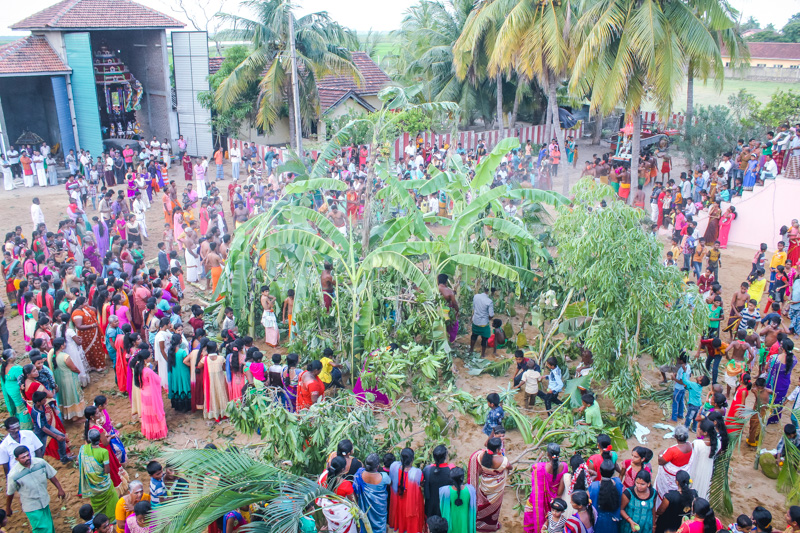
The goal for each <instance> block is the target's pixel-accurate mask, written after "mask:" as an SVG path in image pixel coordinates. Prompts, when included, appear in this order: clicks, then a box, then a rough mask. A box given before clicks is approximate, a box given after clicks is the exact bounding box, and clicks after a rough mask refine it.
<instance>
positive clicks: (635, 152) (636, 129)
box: [631, 109, 642, 189]
mask: <svg viewBox="0 0 800 533" xmlns="http://www.w3.org/2000/svg"><path fill="white" fill-rule="evenodd" d="M641 141H642V112H641V110H639V109H636V110H634V112H633V140H632V142H631V189H633V184H634V183H636V184H637V185H638V184H639V150H640V149H641Z"/></svg>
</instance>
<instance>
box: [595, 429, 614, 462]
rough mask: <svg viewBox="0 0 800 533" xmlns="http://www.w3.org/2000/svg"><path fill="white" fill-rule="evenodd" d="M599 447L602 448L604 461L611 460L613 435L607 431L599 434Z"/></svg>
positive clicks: (601, 452) (601, 453)
mask: <svg viewBox="0 0 800 533" xmlns="http://www.w3.org/2000/svg"><path fill="white" fill-rule="evenodd" d="M597 448H598V449H599V450H600V455H601V456H602V457H603V461H611V437H609V436H608V435H606V434H605V433H601V434H599V435H598V436H597Z"/></svg>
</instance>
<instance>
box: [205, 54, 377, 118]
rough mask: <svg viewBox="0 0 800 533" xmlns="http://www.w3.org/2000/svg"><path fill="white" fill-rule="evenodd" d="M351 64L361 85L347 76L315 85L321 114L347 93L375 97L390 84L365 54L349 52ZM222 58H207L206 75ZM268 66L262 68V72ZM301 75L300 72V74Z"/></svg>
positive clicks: (216, 67) (211, 72)
mask: <svg viewBox="0 0 800 533" xmlns="http://www.w3.org/2000/svg"><path fill="white" fill-rule="evenodd" d="M351 55H352V58H353V63H355V65H356V68H358V71H359V72H360V73H361V77H362V79H363V82H362V83H361V85H359V84H358V82H357V81H356V80H354V79H353V78H350V77H348V76H325V77H324V78H322V80H320V81H319V82H318V83H317V92H318V93H319V108H320V111H321V112H322V113H324V112H326V111H327V110H329V109H330V108H331V107H333V106H334V105H336V104H337V103H338V102H339V100H341V99H342V98H343V97H344V96H345V95H346V94H347V93H348V92H351V91H352V92H353V93H355V95H356V96H357V97H361V96H366V95H375V94H378V93H379V92H380V90H381V89H383V88H384V87H386V86H387V85H388V84H389V83H391V81H392V80H391V78H389V76H388V75H387V74H386V73H385V72H384V71H383V70H381V68H380V67H379V66H378V65H377V64H376V63H375V62H374V61H373V60H372V58H371V57H369V55H368V54H366V53H365V52H351ZM224 59H225V58H223V57H209V58H208V73H209V74H214V73H215V72H217V71H218V70H219V68H220V66H221V65H222V61H224ZM268 69H269V65H267V66H266V67H264V72H266V71H267V70H268ZM301 75H302V72H301Z"/></svg>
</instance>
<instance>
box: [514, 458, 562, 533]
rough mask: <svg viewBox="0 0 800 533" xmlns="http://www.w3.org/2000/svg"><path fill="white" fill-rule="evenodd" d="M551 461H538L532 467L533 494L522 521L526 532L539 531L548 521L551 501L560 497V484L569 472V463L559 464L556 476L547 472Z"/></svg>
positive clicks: (535, 532) (533, 532)
mask: <svg viewBox="0 0 800 533" xmlns="http://www.w3.org/2000/svg"><path fill="white" fill-rule="evenodd" d="M548 464H550V463H536V464H534V465H533V468H532V469H531V495H530V498H528V501H527V502H526V503H525V518H524V520H523V522H522V525H523V528H524V529H525V532H526V533H538V532H539V531H541V530H542V526H543V525H544V524H546V523H547V513H548V512H550V502H551V501H553V498H558V497H559V494H558V485H559V483H560V482H561V479H562V478H563V477H564V474H566V473H567V463H563V462H562V463H559V464H558V472H557V473H556V475H555V476H553V475H552V474H548V473H547V465H548Z"/></svg>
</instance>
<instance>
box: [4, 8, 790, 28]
mask: <svg viewBox="0 0 800 533" xmlns="http://www.w3.org/2000/svg"><path fill="white" fill-rule="evenodd" d="M139 1H140V3H142V4H144V5H147V6H149V7H152V8H153V9H157V10H159V11H162V12H164V13H166V14H168V15H172V16H173V17H175V18H177V19H179V20H183V21H184V22H186V17H185V16H183V15H182V14H180V13H177V12H175V11H173V10H172V9H171V8H170V6H171V5H173V4H174V2H170V1H169V0H139ZM195 2H197V0H188V3H195ZM200 2H203V3H208V4H209V5H210V6H215V5H219V4H221V3H223V2H225V3H226V7H228V10H229V11H234V10H233V9H230V7H231V6H233V7H235V6H236V1H235V0H200ZM416 2H417V0H390V1H387V2H379V3H376V2H375V0H333V1H331V0H298V2H297V3H298V4H299V7H300V11H301V12H304V13H311V12H314V11H324V10H327V11H328V13H329V14H330V15H331V17H333V19H334V20H336V21H338V22H339V23H340V24H343V25H344V26H347V27H349V28H352V29H354V30H357V31H367V30H369V29H373V30H375V31H389V30H393V29H397V28H399V27H400V23H401V21H402V20H403V12H404V11H405V10H406V9H408V7H410V6H411V5H413V4H415V3H416ZM730 2H731V4H732V5H733V6H734V7H735V8H736V9H738V10H739V11H740V12H742V15H743V20H746V19H747V18H748V17H750V16H753V17H755V19H756V20H758V21H759V22H760V23H761V26H762V27H764V26H766V25H767V24H770V23H772V24H774V25H775V27H776V28H781V27H782V26H783V25H784V24H785V23H786V21H787V20H788V19H789V17H790V16H791V15H792V14H794V13H796V12H800V2H799V1H798V0H785V1H784V0H779V1H773V2H768V1H767V2H765V1H764V0H730ZM53 3H55V1H54V0H26V1H25V2H11V1H7V2H4V4H6V5H4V6H3V10H2V14H1V15H0V35H4V36H5V35H20V36H22V35H24V34H25V32H14V31H12V30H11V29H10V28H9V26H10V25H12V24H14V23H15V22H18V21H20V20H22V19H23V18H25V17H26V16H28V15H31V14H33V13H35V12H37V11H40V10H42V9H44V8H45V7H47V6H49V5H52V4H53ZM376 6H379V8H378V9H377V10H376V9H375V8H376ZM213 11H214V9H212V12H213Z"/></svg>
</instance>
